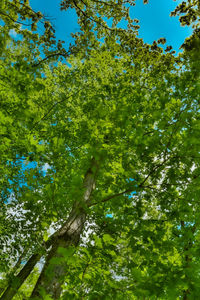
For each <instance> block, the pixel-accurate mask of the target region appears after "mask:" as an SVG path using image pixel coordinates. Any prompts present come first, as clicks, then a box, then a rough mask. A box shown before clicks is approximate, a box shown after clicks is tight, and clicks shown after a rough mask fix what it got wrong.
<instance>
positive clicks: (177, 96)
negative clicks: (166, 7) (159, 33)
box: [0, 1, 200, 299]
mask: <svg viewBox="0 0 200 300" xmlns="http://www.w3.org/2000/svg"><path fill="white" fill-rule="evenodd" d="M5 3H6V5H7V6H6V8H4V10H3V13H2V15H3V16H5V14H6V13H5V11H6V12H7V15H8V9H9V16H10V15H11V16H12V14H11V13H10V11H11V12H12V13H13V14H14V17H12V19H10V18H9V17H5V19H4V22H7V23H8V24H9V26H10V27H9V26H8V27H6V26H2V27H1V33H2V35H3V36H4V40H5V43H4V44H3V45H2V47H1V51H2V54H3V55H2V57H3V63H2V65H1V77H0V84H1V86H2V90H1V94H0V95H1V103H2V104H1V105H2V108H1V130H2V131H1V136H2V144H1V148H0V151H1V157H2V171H1V172H2V173H1V178H2V189H1V190H2V192H1V197H2V206H3V209H2V213H1V231H2V235H1V241H2V244H3V245H4V249H3V250H2V258H3V260H2V265H1V270H2V272H4V274H7V276H5V279H4V281H3V282H6V283H4V285H5V286H4V288H5V289H4V291H3V292H2V296H1V299H12V298H13V297H14V296H15V294H16V292H17V290H18V289H19V288H20V286H21V285H22V284H23V282H24V281H25V280H26V278H28V276H29V274H30V273H31V272H32V270H33V268H34V266H35V265H36V263H37V262H38V261H39V260H40V259H41V258H43V260H45V263H44V266H43V269H42V271H41V273H40V275H39V278H38V280H37V283H36V284H35V286H34V284H33V287H32V289H33V291H32V295H31V296H30V297H31V298H33V299H34V298H35V299H37V298H39V299H41V298H45V299H70V297H71V298H72V299H76V298H77V299H80V298H81V297H82V298H83V299H105V297H107V298H108V299H113V298H117V297H118V299H121V298H122V297H124V298H125V299H137V298H141V297H154V296H156V297H159V298H160V299H166V298H167V299H175V298H176V297H182V298H183V299H190V298H191V299H194V298H195V297H198V295H199V289H200V286H199V262H198V255H199V246H198V241H199V209H198V206H199V205H198V204H199V200H198V199H199V189H198V186H199V158H200V156H199V67H198V65H197V64H196V59H197V47H196V46H195V47H190V48H188V47H185V49H184V52H183V54H180V55H179V56H178V57H175V56H174V55H173V53H171V52H163V50H162V48H161V47H159V46H158V45H159V43H162V42H164V39H160V40H159V41H158V42H155V43H154V44H153V45H147V44H144V43H143V41H142V40H141V39H139V38H138V37H137V25H132V20H131V19H130V17H129V15H127V6H126V5H125V3H123V2H118V3H115V2H114V1H110V2H103V1H87V2H83V1H80V2H79V1H72V2H66V1H63V2H62V4H61V7H62V9H67V8H68V7H74V8H76V11H77V14H78V16H79V23H80V25H81V30H82V31H81V32H80V33H79V34H75V35H74V37H75V45H73V46H70V48H69V50H68V51H66V50H64V49H61V48H59V47H60V44H56V41H55V39H54V37H53V36H52V35H51V34H50V33H49V32H52V27H51V25H50V24H49V23H48V24H49V25H47V23H45V24H46V25H45V24H44V25H45V28H46V29H45V33H44V34H42V35H35V33H33V32H31V31H26V30H25V31H23V27H22V28H18V30H20V32H19V34H21V35H23V42H22V40H21V39H19V40H16V39H15V38H12V37H11V36H10V34H9V32H10V30H11V29H12V28H13V27H14V26H16V23H17V22H19V21H18V20H19V19H18V18H19V16H21V18H23V16H24V14H25V13H24V11H25V7H24V5H25V3H20V2H17V3H18V6H17V7H19V10H18V11H17V12H16V10H14V11H13V6H12V4H14V3H16V1H13V2H12V1H7V2H5ZM130 4H134V2H132V1H130ZM28 7H29V6H28ZM28 11H29V10H28ZM37 15H38V16H40V18H41V14H37ZM113 16H115V19H114V22H113V24H112V27H108V24H107V23H106V21H105V17H113ZM116 16H117V17H116ZM24 18H25V19H26V18H29V19H30V18H32V15H31V16H29V15H26V14H25V17H24ZM122 18H126V19H127V21H128V27H127V29H123V28H120V27H117V24H118V22H119V21H120V20H121V19H122ZM11 21H12V22H11ZM134 26H136V27H134ZM32 30H35V27H34V26H32ZM103 36H105V39H104V41H102V37H103ZM195 38H196V37H195ZM33 40H34V41H35V45H33V43H32V42H33ZM195 43H196V45H197V46H198V45H199V39H198V38H196V40H195ZM41 47H43V49H44V50H41ZM58 57H65V58H67V64H66V63H65V61H64V62H63V63H62V62H58V63H56V62H57V59H58ZM8 148H9V150H8ZM26 165H27V167H25V166H26ZM50 228H51V230H53V229H54V233H51V232H50V231H49V230H50ZM84 235H86V238H84ZM16 257H19V263H17V266H15V267H14V268H13V267H12V266H13V261H14V260H16ZM22 261H23V262H24V265H23V264H22ZM33 277H35V275H33ZM47 295H48V296H47ZM47 297H49V298H47Z"/></svg>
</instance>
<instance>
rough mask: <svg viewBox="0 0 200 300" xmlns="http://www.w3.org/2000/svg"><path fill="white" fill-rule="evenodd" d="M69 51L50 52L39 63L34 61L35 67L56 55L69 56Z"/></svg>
mask: <svg viewBox="0 0 200 300" xmlns="http://www.w3.org/2000/svg"><path fill="white" fill-rule="evenodd" d="M69 55H70V54H69V53H62V52H58V53H53V54H49V55H47V56H46V57H45V58H43V59H41V60H40V61H39V62H37V63H33V67H37V66H39V65H40V64H41V63H43V62H44V61H46V60H47V59H49V58H51V57H54V56H63V57H65V58H66V57H69Z"/></svg>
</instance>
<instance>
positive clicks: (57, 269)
mask: <svg viewBox="0 0 200 300" xmlns="http://www.w3.org/2000/svg"><path fill="white" fill-rule="evenodd" d="M85 219H86V213H85V212H84V211H82V212H81V213H79V214H78V215H77V216H76V217H75V218H74V220H73V221H72V222H71V225H70V221H69V227H68V228H69V229H68V230H67V232H65V234H63V235H61V236H59V237H58V238H57V239H56V240H55V242H54V243H53V245H52V248H51V250H50V252H49V254H48V256H47V259H46V262H45V265H44V267H43V270H42V272H41V274H40V277H39V279H38V281H37V284H36V286H35V288H34V290H33V293H32V295H31V297H32V298H35V297H36V298H37V297H39V298H40V290H41V289H43V291H45V293H46V294H48V295H50V296H51V297H52V298H53V299H59V298H60V294H61V292H62V288H61V286H62V284H63V282H64V279H65V278H64V275H65V274H66V269H67V266H66V264H64V263H63V262H61V263H51V259H52V258H59V257H61V254H59V253H58V249H59V247H62V248H65V249H67V248H68V247H70V246H77V245H78V244H79V240H80V235H81V232H82V230H83V227H84V224H85Z"/></svg>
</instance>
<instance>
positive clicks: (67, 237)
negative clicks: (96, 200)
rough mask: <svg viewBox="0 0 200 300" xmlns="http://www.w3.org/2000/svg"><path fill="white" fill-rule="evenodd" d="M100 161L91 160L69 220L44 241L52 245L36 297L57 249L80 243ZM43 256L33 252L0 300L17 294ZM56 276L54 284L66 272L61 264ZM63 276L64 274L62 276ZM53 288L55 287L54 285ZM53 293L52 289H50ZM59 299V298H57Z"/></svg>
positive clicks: (46, 245) (35, 291) (38, 284)
mask: <svg viewBox="0 0 200 300" xmlns="http://www.w3.org/2000/svg"><path fill="white" fill-rule="evenodd" d="M98 166H99V162H97V161H96V160H95V159H94V158H93V159H92V161H91V167H90V168H89V169H88V171H87V173H86V175H85V178H84V182H83V187H84V195H83V198H82V199H81V200H80V201H79V202H75V204H74V207H73V209H72V211H71V213H70V215H69V218H68V219H67V221H66V222H65V223H64V224H63V226H62V227H61V228H60V229H59V230H58V231H57V232H55V233H54V234H52V235H51V236H50V237H49V239H48V240H47V241H46V242H44V247H45V248H46V249H49V248H50V247H51V246H52V248H51V250H50V252H49V254H48V256H47V259H46V263H45V265H44V267H43V270H42V273H41V275H40V277H39V279H38V282H37V284H36V286H35V288H34V290H33V293H32V296H34V297H36V296H37V295H39V294H38V291H39V289H40V287H41V286H43V281H45V280H46V279H45V270H46V269H47V267H48V265H49V262H50V260H51V258H52V257H53V256H54V257H56V256H59V254H58V253H57V250H58V248H59V247H63V248H68V247H69V246H72V245H74V246H76V245H78V243H79V240H80V235H81V232H82V230H83V227H84V223H85V219H86V212H85V209H84V206H87V207H89V206H90V200H91V194H92V191H93V190H94V188H95V176H96V173H97V171H98ZM41 257H42V254H41V253H37V254H33V255H32V256H31V258H30V259H29V260H28V261H27V263H26V265H25V266H24V267H23V268H22V270H21V271H20V272H19V274H18V275H16V276H14V277H13V281H14V285H13V284H12V283H10V284H9V286H8V287H7V288H6V290H5V291H4V293H3V294H2V296H1V298H0V300H11V299H12V298H13V297H14V296H15V294H16V293H17V291H18V289H19V288H20V286H21V285H22V284H23V282H24V281H25V280H26V278H27V277H28V276H29V274H30V273H31V271H32V270H33V268H34V266H35V265H36V263H37V262H38V261H39V260H40V258H41ZM53 273H54V276H55V279H53V278H52V284H54V283H53V282H57V278H58V273H60V276H61V274H62V273H64V269H63V270H62V268H61V267H60V266H58V269H56V268H55V270H54V272H53ZM61 277H62V276H61ZM59 285H60V287H59V286H57V287H56V289H57V291H56V292H55V293H56V295H57V293H58V291H59V293H60V292H61V290H60V289H61V285H62V282H61V283H60V284H59ZM52 288H53V287H52ZM50 294H51V291H50ZM55 299H57V298H55Z"/></svg>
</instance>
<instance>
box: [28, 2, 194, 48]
mask: <svg viewBox="0 0 200 300" xmlns="http://www.w3.org/2000/svg"><path fill="white" fill-rule="evenodd" d="M180 2H181V1H180V0H178V1H174V0H149V4H148V5H144V4H143V0H136V6H135V7H133V8H132V9H131V11H130V12H131V17H132V18H137V19H139V20H140V27H141V28H140V30H139V37H141V38H143V39H144V41H145V42H147V43H152V42H153V41H154V40H157V39H159V38H160V37H165V38H166V39H167V44H168V45H172V46H173V48H174V49H175V50H176V51H179V47H180V46H181V44H182V43H183V41H184V39H185V38H186V37H187V36H189V35H190V34H191V32H192V31H191V29H190V28H188V27H181V26H180V23H179V21H178V18H177V17H176V18H175V17H170V16H169V14H170V12H171V11H172V10H173V9H174V8H175V7H176V6H177V5H178V3H180ZM30 3H31V6H32V7H33V9H34V10H40V11H41V12H42V13H44V14H45V15H46V16H48V17H49V18H50V19H51V21H52V23H53V24H54V25H55V29H56V36H57V38H58V39H62V40H64V41H66V47H67V46H68V45H69V43H70V42H72V38H71V36H70V33H71V32H76V31H78V29H79V26H78V24H77V17H76V13H75V11H74V10H68V11H60V9H59V3H60V0H42V1H41V0H30Z"/></svg>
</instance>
